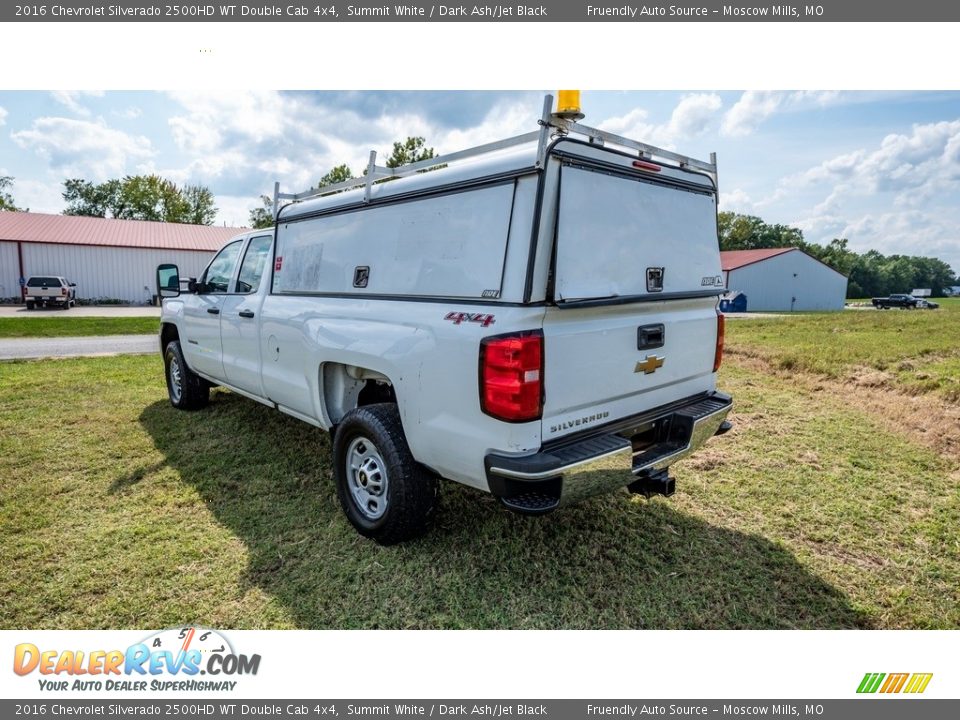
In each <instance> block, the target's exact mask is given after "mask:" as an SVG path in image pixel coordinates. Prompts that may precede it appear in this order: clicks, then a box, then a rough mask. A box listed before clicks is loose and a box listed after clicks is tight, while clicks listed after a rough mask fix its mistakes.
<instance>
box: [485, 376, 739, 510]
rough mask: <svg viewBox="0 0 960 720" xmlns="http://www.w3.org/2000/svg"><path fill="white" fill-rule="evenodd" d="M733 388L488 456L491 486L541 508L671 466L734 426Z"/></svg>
mask: <svg viewBox="0 0 960 720" xmlns="http://www.w3.org/2000/svg"><path fill="white" fill-rule="evenodd" d="M732 406H733V401H732V400H731V398H730V396H729V395H725V394H723V393H719V392H715V393H710V394H709V395H697V396H695V397H692V398H687V399H686V400H684V401H682V402H681V403H678V404H674V405H671V406H669V407H668V408H662V409H659V410H654V411H651V412H648V413H643V414H640V415H637V416H634V417H631V418H627V419H625V420H621V421H618V422H617V423H616V428H615V429H611V430H610V431H608V432H604V433H602V434H598V435H591V436H588V437H584V438H581V439H575V440H572V441H566V442H562V443H558V444H554V445H551V446H549V447H546V448H544V449H543V450H541V451H540V452H538V453H535V454H533V455H525V456H521V457H516V456H507V455H499V454H490V455H487V457H486V458H485V467H486V471H487V482H488V483H489V485H490V491H491V492H492V493H493V494H494V495H496V496H497V497H498V498H500V500H501V502H503V504H504V505H506V506H507V507H509V508H510V509H512V510H517V511H518V512H525V513H529V514H541V513H545V512H549V511H551V510H554V509H556V508H557V507H559V506H561V505H567V504H570V503H574V502H577V501H578V500H582V499H584V498H586V497H590V496H591V495H598V494H601V493H605V492H609V491H611V490H615V489H617V488H620V487H625V486H627V485H629V484H631V483H632V482H634V481H635V480H636V479H637V478H639V477H644V476H646V475H649V474H654V473H658V472H660V471H663V470H664V469H666V468H667V467H669V466H670V465H672V464H673V463H675V462H677V461H678V460H682V459H683V458H685V457H687V456H688V455H690V454H692V453H693V452H695V451H696V450H697V449H698V448H700V447H701V446H702V445H703V444H704V443H705V442H706V441H707V440H709V439H710V438H711V437H713V436H714V435H716V434H723V433H724V432H726V431H727V430H729V428H730V424H729V423H727V422H726V417H727V415H728V413H729V412H730V408H731V407H732Z"/></svg>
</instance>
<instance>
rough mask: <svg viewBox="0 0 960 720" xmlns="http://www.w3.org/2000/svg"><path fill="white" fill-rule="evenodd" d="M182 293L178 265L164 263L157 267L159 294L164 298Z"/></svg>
mask: <svg viewBox="0 0 960 720" xmlns="http://www.w3.org/2000/svg"><path fill="white" fill-rule="evenodd" d="M179 294H180V270H179V269H178V268H177V266H176V265H170V264H164V265H160V266H159V267H158V268H157V295H159V296H160V297H162V298H171V297H177V296H178V295H179Z"/></svg>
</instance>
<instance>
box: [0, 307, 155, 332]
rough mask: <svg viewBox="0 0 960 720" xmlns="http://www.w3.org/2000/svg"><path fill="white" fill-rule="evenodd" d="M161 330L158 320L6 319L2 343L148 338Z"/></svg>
mask: <svg viewBox="0 0 960 720" xmlns="http://www.w3.org/2000/svg"><path fill="white" fill-rule="evenodd" d="M159 329H160V319H159V318H157V317H72V316H70V314H69V311H67V312H66V313H65V314H64V315H62V316H58V317H55V318H52V317H28V318H21V317H4V318H0V339H2V338H27V337H88V336H91V335H149V334H156V333H158V332H159Z"/></svg>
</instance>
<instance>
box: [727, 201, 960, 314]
mask: <svg viewBox="0 0 960 720" xmlns="http://www.w3.org/2000/svg"><path fill="white" fill-rule="evenodd" d="M717 221H718V222H717V229H718V231H719V235H720V249H721V250H756V249H761V248H780V247H795V248H799V249H800V250H802V251H803V252H805V253H807V254H808V255H811V256H812V257H815V258H816V259H817V260H819V261H820V262H822V263H824V264H826V265H829V266H830V267H832V268H833V269H834V270H836V271H837V272H840V273H843V274H844V275H846V276H847V278H848V282H847V297H848V298H863V297H873V296H883V295H890V294H891V293H905V292H910V291H911V290H913V289H915V288H929V289H930V290H931V291H932V293H933V295H934V296H937V297H940V296H942V295H943V291H944V289H945V288H948V287H950V286H952V285H960V277H958V276H957V275H956V273H954V271H953V269H952V268H951V267H950V265H948V264H947V263H945V262H944V261H943V260H939V259H937V258H931V257H922V256H917V255H884V254H882V253H880V252H878V251H877V250H868V251H867V252H865V253H858V252H855V251H853V250H851V249H850V247H849V242H848V241H847V239H846V238H834V239H833V240H831V241H830V243H829V244H828V245H819V244H817V243H811V242H807V241H806V240H804V239H803V231H802V230H800V229H799V228H795V227H790V226H789V225H782V224H769V223H766V222H764V221H763V220H762V219H761V218H759V217H756V216H755V215H741V214H739V213H734V212H721V213H720V214H719V215H718V216H717Z"/></svg>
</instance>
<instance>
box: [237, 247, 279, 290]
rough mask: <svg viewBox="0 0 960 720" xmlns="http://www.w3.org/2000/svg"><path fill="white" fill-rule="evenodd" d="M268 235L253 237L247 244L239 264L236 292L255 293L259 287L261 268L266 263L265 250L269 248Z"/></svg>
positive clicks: (261, 274)
mask: <svg viewBox="0 0 960 720" xmlns="http://www.w3.org/2000/svg"><path fill="white" fill-rule="evenodd" d="M272 239H273V238H272V237H270V236H269V235H261V236H260V237H255V238H253V240H251V241H250V244H249V245H248V246H247V252H246V254H245V255H244V256H243V263H242V264H241V265H240V277H238V278H237V289H236V292H238V293H255V292H256V291H257V290H258V289H259V288H260V278H262V277H263V268H264V267H265V266H266V264H267V252H269V250H270V241H271V240H272Z"/></svg>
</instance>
